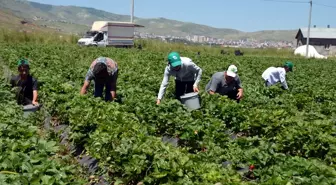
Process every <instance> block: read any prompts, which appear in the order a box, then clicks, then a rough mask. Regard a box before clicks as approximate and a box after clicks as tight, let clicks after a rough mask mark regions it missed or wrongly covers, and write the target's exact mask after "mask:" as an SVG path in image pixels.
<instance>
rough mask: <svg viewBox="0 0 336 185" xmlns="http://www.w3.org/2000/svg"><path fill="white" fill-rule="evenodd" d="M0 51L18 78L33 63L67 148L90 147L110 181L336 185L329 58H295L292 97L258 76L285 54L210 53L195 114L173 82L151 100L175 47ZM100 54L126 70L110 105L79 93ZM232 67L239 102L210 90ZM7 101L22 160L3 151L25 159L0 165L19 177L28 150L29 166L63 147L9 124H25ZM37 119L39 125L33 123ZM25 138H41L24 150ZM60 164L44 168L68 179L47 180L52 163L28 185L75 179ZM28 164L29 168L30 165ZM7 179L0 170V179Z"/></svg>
mask: <svg viewBox="0 0 336 185" xmlns="http://www.w3.org/2000/svg"><path fill="white" fill-rule="evenodd" d="M0 47H1V48H2V50H0V55H1V56H2V62H4V63H5V64H6V65H7V66H10V68H11V69H12V71H14V72H15V71H16V66H15V64H16V63H15V61H16V60H17V59H18V58H21V57H22V56H25V57H28V59H30V60H31V65H32V66H31V68H32V72H33V74H34V76H36V77H37V78H38V80H39V81H41V88H40V91H39V96H40V102H41V103H43V105H44V106H45V107H46V109H48V111H49V112H50V113H51V114H52V115H53V116H54V117H57V119H58V121H60V122H61V123H62V124H65V125H68V126H69V128H70V130H71V132H70V139H71V142H73V143H74V144H75V145H81V146H84V148H85V151H86V153H87V154H89V155H91V156H93V157H95V158H96V159H98V160H99V165H100V167H101V170H99V171H97V172H96V175H104V176H105V177H107V178H108V179H109V180H110V182H112V183H115V184H137V183H139V182H142V183H143V184H215V183H218V182H220V183H222V184H293V185H294V184H335V183H336V174H335V173H336V172H335V170H336V166H335V162H336V161H335V158H336V147H335V146H336V145H335V144H336V138H335V136H336V130H335V129H336V127H335V120H336V117H335V116H336V112H335V111H336V109H335V107H336V104H335V102H336V95H335V93H334V90H333V89H334V88H335V87H336V86H335V84H334V82H333V81H332V79H334V78H335V77H336V75H335V73H334V70H335V61H334V60H333V59H328V60H326V61H323V63H322V62H321V61H319V60H306V59H302V58H291V60H292V61H293V62H294V64H295V70H294V72H292V73H287V74H286V78H287V82H288V86H289V90H287V91H284V90H282V89H281V88H280V85H275V86H272V87H270V88H266V87H264V82H263V80H262V79H261V74H262V72H263V70H265V69H266V68H267V67H269V66H278V65H281V64H282V63H283V60H284V58H277V57H266V56H244V57H239V58H238V57H234V56H219V55H212V54H206V53H205V52H204V54H202V56H201V57H199V58H198V59H197V60H195V62H196V63H197V65H199V66H200V67H201V68H202V69H203V75H202V76H203V77H202V81H201V83H200V90H201V92H200V96H201V98H202V108H201V109H199V110H196V111H189V110H187V109H186V107H184V106H183V105H182V104H180V103H179V102H178V101H177V100H174V82H173V80H171V82H170V85H169V87H168V88H167V91H166V95H165V98H164V99H163V101H162V103H161V104H160V105H156V104H155V101H156V97H157V93H158V90H159V86H160V83H161V81H162V75H163V71H164V67H165V66H166V64H167V62H166V59H165V57H166V54H167V53H168V51H167V53H165V52H162V51H159V49H158V50H156V51H150V50H146V51H145V50H143V51H137V50H133V49H130V50H124V49H115V48H78V47H77V46H75V45H71V44H64V45H60V44H48V45H46V44H10V43H1V44H0ZM180 52H181V55H182V56H190V57H191V58H193V56H194V54H193V52H190V51H187V50H182V51H180ZM99 56H107V57H111V58H113V59H114V60H116V61H117V62H118V65H119V67H120V73H119V78H118V86H117V94H118V100H117V101H115V102H112V103H106V102H103V101H101V100H100V99H99V98H93V96H92V92H93V90H92V89H93V88H92V86H91V88H90V90H89V93H88V95H86V96H80V95H79V90H80V88H81V85H82V83H83V81H84V76H85V74H86V71H87V69H88V66H89V65H90V63H91V62H92V61H93V60H94V59H95V58H97V57H99ZM232 63H233V64H236V65H237V67H238V71H239V72H238V74H239V76H240V78H241V81H242V85H243V88H244V98H243V100H242V101H241V102H240V103H239V104H237V103H236V102H233V101H231V100H230V99H228V98H226V97H221V96H219V95H214V96H210V95H208V94H207V93H205V92H204V89H205V85H206V83H207V82H208V80H210V78H211V75H212V74H213V73H214V72H217V71H223V70H225V69H226V68H227V66H228V65H230V64H232ZM316 71H318V74H317V72H316ZM326 79H329V80H326ZM0 93H4V94H5V95H6V96H7V94H8V92H7V91H4V92H0ZM2 97H3V96H2ZM3 101H4V102H7V103H6V104H10V106H8V108H7V109H6V112H11V114H10V115H11V116H7V117H3V118H1V119H4V121H3V122H4V123H6V122H8V123H6V125H2V126H1V128H2V130H3V131H2V132H3V133H2V134H3V135H1V139H2V140H6V139H8V138H10V139H11V142H12V141H14V140H17V143H20V144H19V145H14V144H11V145H10V147H8V146H7V145H6V146H5V145H1V147H3V148H4V149H6V150H5V151H12V149H16V150H19V151H20V155H19V156H16V155H11V154H12V153H7V152H5V153H3V154H0V160H2V159H4V158H6V159H7V158H8V159H11V160H12V159H18V160H17V163H14V164H12V163H8V162H6V163H4V164H5V165H6V166H5V167H6V168H4V167H2V169H4V170H5V169H10V170H13V171H15V170H20V168H22V164H21V161H20V160H19V158H20V159H21V155H22V156H24V157H22V159H26V160H28V161H29V160H33V161H32V165H38V164H40V163H38V162H39V161H36V160H35V157H36V156H33V155H32V156H29V155H30V153H29V152H30V151H32V150H33V151H34V149H35V150H37V149H38V150H39V151H40V152H41V153H42V154H43V158H42V160H45V158H46V157H47V156H50V155H53V153H55V152H56V151H57V148H56V147H55V146H57V144H56V143H55V142H52V140H51V141H49V140H43V142H42V143H40V142H37V141H36V140H38V139H36V137H35V136H34V133H35V132H36V129H38V128H37V127H36V125H29V124H28V123H27V122H25V121H22V120H21V121H19V122H20V124H19V125H20V126H19V127H18V126H15V124H13V123H16V122H17V119H21V118H19V115H18V114H17V112H16V111H14V110H17V109H18V107H16V105H14V103H13V102H12V101H11V100H10V96H8V98H6V99H3ZM8 102H9V103H8ZM14 107H16V108H14ZM7 114H8V113H7ZM36 119H37V118H31V122H29V123H32V122H37V121H36ZM9 123H11V124H10V126H7V124H9ZM27 124H28V125H27ZM9 131H11V132H9ZM11 134H12V135H11ZM164 136H166V137H170V138H175V139H176V140H178V143H177V146H174V145H171V144H169V143H165V142H162V138H163V137H164ZM27 137H28V138H31V137H33V138H35V139H32V140H29V141H30V142H29V143H27V142H25V141H26V140H27V139H25V138H27ZM4 143H5V141H4ZM18 146H20V147H18ZM39 147H41V148H39ZM8 148H11V150H9V149H8ZM19 148H20V149H19ZM14 151H15V150H14ZM27 153H28V154H27ZM42 154H41V155H42ZM27 155H28V156H27ZM7 161H8V160H7ZM35 162H36V163H35ZM49 163H50V164H49ZM61 164H63V163H61V162H56V161H54V162H52V161H47V164H46V166H53V165H54V166H55V165H56V167H55V168H56V169H57V170H58V171H59V172H60V173H62V172H64V171H66V173H67V174H69V176H66V177H65V178H63V179H62V178H61V177H59V176H57V175H55V176H52V175H51V174H53V173H50V174H48V173H47V172H46V171H47V170H46V169H45V167H46V166H44V167H43V168H42V169H39V170H40V171H39V172H41V173H39V174H42V173H45V174H47V175H48V177H44V176H40V175H37V176H34V175H35V174H31V175H28V176H27V177H25V180H26V181H32V179H40V180H41V179H42V178H43V179H44V180H45V181H46V180H47V179H49V176H52V177H51V178H55V179H57V180H59V179H58V178H60V179H61V180H62V182H65V183H72V182H74V179H73V177H74V175H75V173H71V172H72V171H71V169H74V168H65V167H64V168H63V166H62V165H61ZM224 164H225V165H224ZM226 164H230V165H226ZM23 168H24V170H27V169H28V170H29V169H30V167H29V165H28V167H27V166H24V167H23ZM244 170H245V171H244ZM15 172H16V171H15ZM64 173H65V172H64ZM7 177H8V178H9V177H10V178H11V179H16V182H18V179H20V178H18V177H15V174H9V175H7V176H6V178H7ZM62 177H63V176H62ZM22 178H23V177H22ZM2 179H3V176H1V175H0V182H1V180H2ZM7 181H8V182H10V181H9V180H8V179H6V182H7ZM55 181H56V180H55ZM55 181H52V182H55ZM4 182H5V181H4ZM13 182H14V181H13Z"/></svg>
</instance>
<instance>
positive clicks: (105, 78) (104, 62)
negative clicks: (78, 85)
mask: <svg viewBox="0 0 336 185" xmlns="http://www.w3.org/2000/svg"><path fill="white" fill-rule="evenodd" d="M117 78H118V64H117V62H115V61H114V60H112V59H111V58H107V57H99V58H97V59H95V60H94V61H93V62H92V63H91V65H90V67H89V70H88V72H87V74H86V77H85V81H84V85H83V87H82V89H81V92H80V93H81V94H82V95H83V94H86V92H87V89H88V87H89V85H90V82H91V80H94V97H103V90H104V87H105V101H111V100H114V99H115V98H116V96H117V93H116V91H117Z"/></svg>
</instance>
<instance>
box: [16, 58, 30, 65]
mask: <svg viewBox="0 0 336 185" xmlns="http://www.w3.org/2000/svg"><path fill="white" fill-rule="evenodd" d="M17 65H18V66H21V65H27V66H29V62H28V60H27V59H20V60H18V62H17Z"/></svg>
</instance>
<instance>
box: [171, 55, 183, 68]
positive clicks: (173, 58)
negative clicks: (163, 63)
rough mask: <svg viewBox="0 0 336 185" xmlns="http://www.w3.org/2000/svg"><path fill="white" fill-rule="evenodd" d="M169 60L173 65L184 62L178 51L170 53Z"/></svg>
mask: <svg viewBox="0 0 336 185" xmlns="http://www.w3.org/2000/svg"><path fill="white" fill-rule="evenodd" d="M168 62H169V64H170V65H171V66H172V67H176V66H180V65H181V64H182V62H181V57H180V54H178V53H177V52H171V53H169V55H168Z"/></svg>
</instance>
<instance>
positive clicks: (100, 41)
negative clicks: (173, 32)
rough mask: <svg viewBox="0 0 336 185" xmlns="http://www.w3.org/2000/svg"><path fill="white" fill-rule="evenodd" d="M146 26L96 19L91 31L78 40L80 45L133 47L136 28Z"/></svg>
mask: <svg viewBox="0 0 336 185" xmlns="http://www.w3.org/2000/svg"><path fill="white" fill-rule="evenodd" d="M136 27H144V26H141V25H138V24H134V23H131V22H115V21H113V22H112V21H95V22H94V23H93V25H92V28H91V30H90V31H88V32H86V34H85V35H84V37H83V38H81V39H79V40H78V43H77V44H78V45H79V46H98V47H108V46H113V47H126V48H128V47H133V46H134V29H135V28H136Z"/></svg>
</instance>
